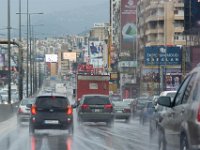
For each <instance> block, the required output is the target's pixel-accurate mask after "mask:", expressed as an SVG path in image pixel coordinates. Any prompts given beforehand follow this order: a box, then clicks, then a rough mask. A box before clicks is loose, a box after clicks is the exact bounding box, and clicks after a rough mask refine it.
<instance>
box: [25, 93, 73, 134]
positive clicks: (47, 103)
mask: <svg viewBox="0 0 200 150" xmlns="http://www.w3.org/2000/svg"><path fill="white" fill-rule="evenodd" d="M29 129H30V132H31V133H34V131H35V129H63V130H64V129H68V131H69V133H70V134H72V133H73V108H72V106H71V105H70V102H69V100H68V98H67V97H66V96H64V95H61V94H55V93H54V94H53V93H46V94H43V95H40V96H37V97H36V101H35V104H33V105H32V106H31V118H30V124H29Z"/></svg>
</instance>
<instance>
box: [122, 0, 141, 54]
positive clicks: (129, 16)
mask: <svg viewBox="0 0 200 150" xmlns="http://www.w3.org/2000/svg"><path fill="white" fill-rule="evenodd" d="M136 8H137V0H122V1H121V52H131V51H133V50H134V49H135V48H134V47H135V40H136V35H137V27H136Z"/></svg>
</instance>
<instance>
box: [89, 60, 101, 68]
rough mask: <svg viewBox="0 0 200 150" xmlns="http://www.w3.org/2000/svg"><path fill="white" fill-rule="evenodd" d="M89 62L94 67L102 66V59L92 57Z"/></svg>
mask: <svg viewBox="0 0 200 150" xmlns="http://www.w3.org/2000/svg"><path fill="white" fill-rule="evenodd" d="M90 64H92V65H93V66H94V67H95V68H99V67H103V59H101V58H92V59H90Z"/></svg>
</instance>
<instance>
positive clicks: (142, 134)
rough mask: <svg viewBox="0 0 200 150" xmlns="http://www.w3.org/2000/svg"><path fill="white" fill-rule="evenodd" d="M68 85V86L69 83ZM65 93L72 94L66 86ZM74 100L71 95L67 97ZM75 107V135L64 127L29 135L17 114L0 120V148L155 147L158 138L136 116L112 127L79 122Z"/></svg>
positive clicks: (112, 149) (94, 149) (146, 149)
mask: <svg viewBox="0 0 200 150" xmlns="http://www.w3.org/2000/svg"><path fill="white" fill-rule="evenodd" d="M68 87H71V85H69V86H68ZM68 89H69V90H68V93H67V95H72V89H70V88H68ZM68 98H69V99H70V100H72V101H71V103H73V98H72V97H71V96H70V97H68ZM76 120H77V119H76V111H74V135H73V136H70V135H68V132H67V131H63V130H42V131H40V130H36V135H34V136H30V135H29V131H28V125H24V126H23V127H20V128H18V127H17V118H16V116H14V117H12V118H11V119H9V120H7V121H5V122H2V123H0V135H1V136H0V150H157V149H158V146H157V139H156V137H154V138H153V139H150V138H149V125H148V123H146V124H145V125H141V124H140V123H139V119H138V118H132V119H131V121H130V123H125V122H124V121H123V120H116V121H115V122H114V125H113V127H107V126H106V125H105V124H104V123H97V124H95V123H84V124H82V125H78V124H77V121H76Z"/></svg>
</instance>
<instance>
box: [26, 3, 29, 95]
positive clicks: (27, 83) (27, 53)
mask: <svg viewBox="0 0 200 150" xmlns="http://www.w3.org/2000/svg"><path fill="white" fill-rule="evenodd" d="M28 5H29V3H28V0H27V12H26V13H27V14H26V15H27V16H26V17H27V18H26V19H27V20H26V21H27V36H26V38H27V39H26V40H27V41H26V44H27V47H26V48H27V52H26V97H29V94H28V91H29V90H28V88H29V82H28V80H29V77H28V75H29V67H28V60H29V36H28V34H29V29H28V28H29V24H28V21H29V18H28V17H29V9H28Z"/></svg>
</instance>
